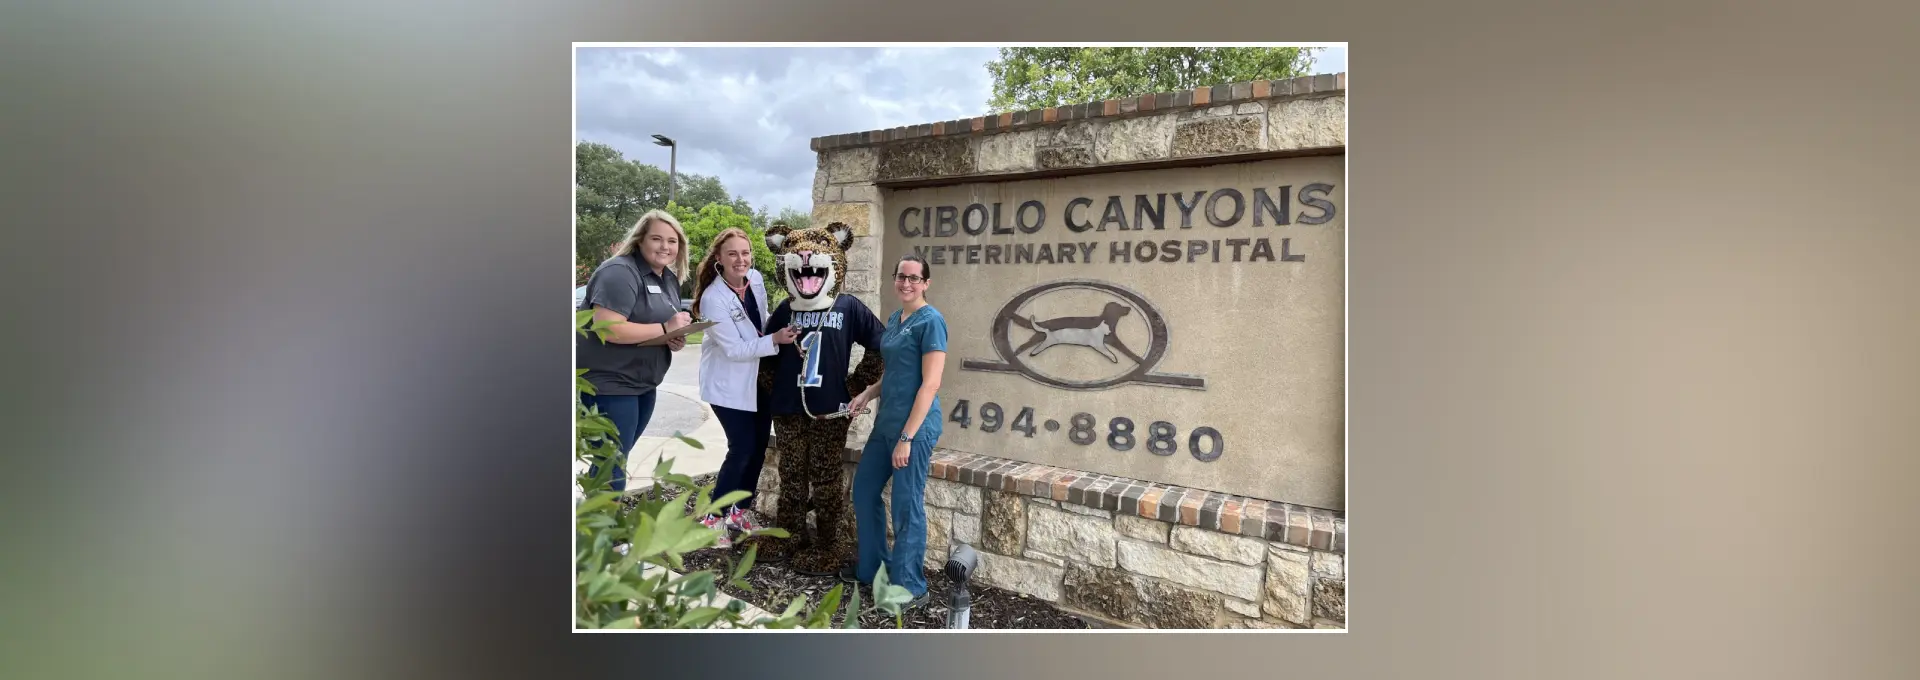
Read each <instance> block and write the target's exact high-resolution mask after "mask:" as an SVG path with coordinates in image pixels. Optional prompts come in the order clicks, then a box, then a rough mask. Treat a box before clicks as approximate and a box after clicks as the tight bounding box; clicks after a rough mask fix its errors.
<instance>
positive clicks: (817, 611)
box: [807, 584, 846, 628]
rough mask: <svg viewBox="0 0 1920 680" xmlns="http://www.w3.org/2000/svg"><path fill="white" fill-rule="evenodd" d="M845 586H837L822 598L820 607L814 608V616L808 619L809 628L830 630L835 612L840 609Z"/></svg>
mask: <svg viewBox="0 0 1920 680" xmlns="http://www.w3.org/2000/svg"><path fill="white" fill-rule="evenodd" d="M845 587H846V586H845V585H844V584H841V585H836V586H834V587H833V589H832V590H829V591H827V594H826V596H825V597H822V598H820V606H819V607H816V608H814V610H813V615H812V616H809V617H807V627H808V628H828V627H830V626H829V625H828V624H830V623H832V621H833V614H834V612H836V611H838V610H839V609H840V598H841V597H842V596H843V595H844V593H843V589H844V588H845Z"/></svg>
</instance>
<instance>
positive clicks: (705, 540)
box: [668, 524, 725, 554]
mask: <svg viewBox="0 0 1920 680" xmlns="http://www.w3.org/2000/svg"><path fill="white" fill-rule="evenodd" d="M694 526H695V527H698V528H697V529H693V530H690V531H688V532H687V533H685V534H683V535H681V536H680V541H679V542H677V543H675V544H673V547H672V548H669V549H668V552H670V553H675V554H684V553H690V552H693V551H695V550H700V549H702V548H705V547H707V546H710V545H713V544H714V543H716V542H718V541H719V540H720V532H722V531H725V529H708V528H707V527H706V526H704V525H701V524H695V525H694Z"/></svg>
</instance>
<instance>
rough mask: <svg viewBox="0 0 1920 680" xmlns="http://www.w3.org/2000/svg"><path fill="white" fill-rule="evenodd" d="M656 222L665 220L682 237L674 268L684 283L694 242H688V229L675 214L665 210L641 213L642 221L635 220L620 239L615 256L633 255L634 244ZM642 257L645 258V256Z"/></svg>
mask: <svg viewBox="0 0 1920 680" xmlns="http://www.w3.org/2000/svg"><path fill="white" fill-rule="evenodd" d="M655 222H665V223H666V225H667V226H669V227H673V233H674V235H675V236H678V237H680V253H679V255H678V256H676V258H675V261H674V265H675V266H673V267H672V269H673V273H674V276H676V277H678V278H679V279H680V281H681V282H682V283H685V282H686V280H687V259H688V258H689V257H691V256H692V255H691V253H692V250H693V247H692V244H690V243H687V231H686V230H685V229H681V228H680V221H679V220H676V219H674V218H673V215H672V214H671V213H668V212H667V211H665V210H649V211H647V214H645V215H641V216H640V221H638V222H634V223H633V228H632V229H628V230H627V236H626V238H622V239H620V247H619V248H618V249H617V250H615V251H614V252H613V256H614V257H620V256H622V255H632V254H633V248H634V246H635V245H638V244H639V243H640V239H642V238H645V237H646V236H647V229H648V228H649V227H651V226H653V223H655ZM641 259H643V260H644V259H645V258H641Z"/></svg>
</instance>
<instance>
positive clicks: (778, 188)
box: [574, 47, 1347, 213]
mask: <svg viewBox="0 0 1920 680" xmlns="http://www.w3.org/2000/svg"><path fill="white" fill-rule="evenodd" d="M997 54H998V52H997V51H996V50H995V49H994V48H990V47H929V48H869V47H799V48H758V47H647V48H613V47H583V48H579V50H578V55H577V57H576V60H575V63H576V74H575V81H574V84H575V88H576V89H575V92H576V95H575V96H576V101H575V117H576V120H575V137H576V138H577V139H578V140H580V141H591V142H601V143H604V144H609V145H612V146H613V147H614V148H616V149H619V150H620V151H621V153H623V154H626V157H627V158H629V159H632V160H637V161H640V162H642V163H649V164H653V165H657V166H659V167H661V168H665V167H667V149H666V148H664V147H659V146H654V145H653V141H652V136H653V135H655V134H663V135H666V136H668V137H671V138H673V139H674V140H676V141H678V142H679V145H680V152H681V153H680V155H681V156H682V157H681V158H680V159H679V167H680V171H681V172H690V173H698V174H702V175H714V176H717V177H719V178H720V181H721V183H722V184H725V185H726V187H727V190H728V191H730V192H732V193H733V194H734V195H737V196H744V197H746V199H747V200H748V201H749V202H750V203H752V204H753V205H754V207H756V208H758V207H760V206H768V207H769V210H770V211H771V212H776V213H777V212H779V210H780V208H782V207H791V208H794V209H796V210H800V211H802V212H811V211H812V207H813V196H812V192H813V167H814V154H813V152H812V151H811V150H809V149H808V148H807V140H809V139H812V138H814V137H820V136H824V135H833V134H841V133H847V132H863V131H866V130H877V129H883V128H890V127H896V126H901V125H919V124H921V123H931V122H934V121H940V120H952V119H955V118H961V117H971V116H977V115H980V114H982V113H985V112H986V110H987V97H988V96H989V95H990V94H991V92H992V87H993V81H992V79H991V78H990V77H989V76H988V75H987V69H986V64H987V62H989V61H992V60H993V59H994V58H995V57H996V56H997ZM1315 62H1316V63H1315V64H1314V68H1313V71H1314V72H1315V73H1334V72H1338V71H1345V70H1346V69H1347V55H1346V48H1343V47H1333V48H1328V49H1326V50H1323V51H1321V52H1319V53H1318V54H1316V55H1315Z"/></svg>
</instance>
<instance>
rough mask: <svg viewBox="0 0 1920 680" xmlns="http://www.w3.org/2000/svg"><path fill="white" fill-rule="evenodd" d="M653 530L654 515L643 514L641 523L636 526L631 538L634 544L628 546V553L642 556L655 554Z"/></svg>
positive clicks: (630, 540)
mask: <svg viewBox="0 0 1920 680" xmlns="http://www.w3.org/2000/svg"><path fill="white" fill-rule="evenodd" d="M653 531H654V522H653V516H651V515H641V516H640V524H639V526H636V527H634V529H633V537H632V538H631V539H629V542H630V543H632V546H631V547H629V548H627V554H629V555H636V556H638V557H641V558H645V557H650V556H652V555H653V554H654V549H653Z"/></svg>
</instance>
